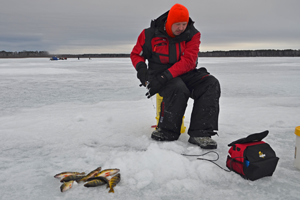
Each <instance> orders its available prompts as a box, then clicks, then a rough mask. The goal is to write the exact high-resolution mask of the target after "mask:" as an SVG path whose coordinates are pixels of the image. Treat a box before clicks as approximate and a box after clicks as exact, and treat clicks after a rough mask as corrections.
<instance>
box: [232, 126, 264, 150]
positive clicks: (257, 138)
mask: <svg viewBox="0 0 300 200" xmlns="http://www.w3.org/2000/svg"><path fill="white" fill-rule="evenodd" d="M268 134H269V131H268V130H266V131H263V132H261V133H254V134H251V135H248V136H247V137H245V138H241V139H238V140H236V141H234V142H231V143H230V144H228V146H229V147H231V146H233V145H235V144H244V143H249V142H258V141H261V140H262V139H264V138H265V137H267V135H268Z"/></svg>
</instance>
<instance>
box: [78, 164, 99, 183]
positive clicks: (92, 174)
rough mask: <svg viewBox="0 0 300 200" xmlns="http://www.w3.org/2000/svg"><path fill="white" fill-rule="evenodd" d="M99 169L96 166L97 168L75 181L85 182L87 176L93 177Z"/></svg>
mask: <svg viewBox="0 0 300 200" xmlns="http://www.w3.org/2000/svg"><path fill="white" fill-rule="evenodd" d="M100 171H101V167H98V168H97V169H95V170H93V171H91V172H90V173H89V174H88V175H86V176H84V177H83V178H82V179H79V180H77V181H76V182H77V183H79V182H81V181H83V182H86V181H87V180H88V179H89V178H92V177H94V176H95V175H96V174H98V173H99V172H100Z"/></svg>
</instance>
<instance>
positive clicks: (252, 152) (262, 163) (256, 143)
mask: <svg viewBox="0 0 300 200" xmlns="http://www.w3.org/2000/svg"><path fill="white" fill-rule="evenodd" d="M268 133H269V131H264V132H261V133H255V134H251V135H249V136H248V137H246V138H242V139H239V140H236V141H234V142H232V143H230V144H229V145H228V146H229V147H231V148H230V149H229V151H228V153H229V155H228V157H227V161H226V166H227V167H228V169H230V170H232V171H234V172H236V173H238V174H240V175H241V176H242V177H243V178H245V179H250V180H251V181H254V180H257V179H259V178H262V177H265V176H272V175H273V172H274V171H275V169H276V166H277V163H278V160H279V158H278V157H276V154H275V151H274V150H273V149H272V148H271V146H270V145H269V144H267V143H265V142H263V141H261V140H262V139H263V138H265V137H266V136H267V135H268Z"/></svg>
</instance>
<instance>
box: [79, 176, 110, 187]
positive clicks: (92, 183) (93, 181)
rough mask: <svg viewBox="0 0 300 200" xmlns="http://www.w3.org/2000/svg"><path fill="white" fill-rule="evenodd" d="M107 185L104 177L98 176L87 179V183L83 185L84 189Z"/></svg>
mask: <svg viewBox="0 0 300 200" xmlns="http://www.w3.org/2000/svg"><path fill="white" fill-rule="evenodd" d="M105 184H108V180H107V179H106V178H105V177H102V176H99V177H93V178H89V179H88V182H87V183H86V184H84V186H85V187H97V186H101V185H105Z"/></svg>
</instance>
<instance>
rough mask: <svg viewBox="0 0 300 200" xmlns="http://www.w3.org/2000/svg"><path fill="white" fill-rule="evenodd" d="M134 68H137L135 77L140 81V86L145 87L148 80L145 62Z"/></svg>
mask: <svg viewBox="0 0 300 200" xmlns="http://www.w3.org/2000/svg"><path fill="white" fill-rule="evenodd" d="M136 70H137V77H138V79H140V81H141V85H140V86H142V85H143V86H145V87H146V85H147V81H148V69H147V65H146V63H141V64H138V66H137V67H136Z"/></svg>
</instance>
